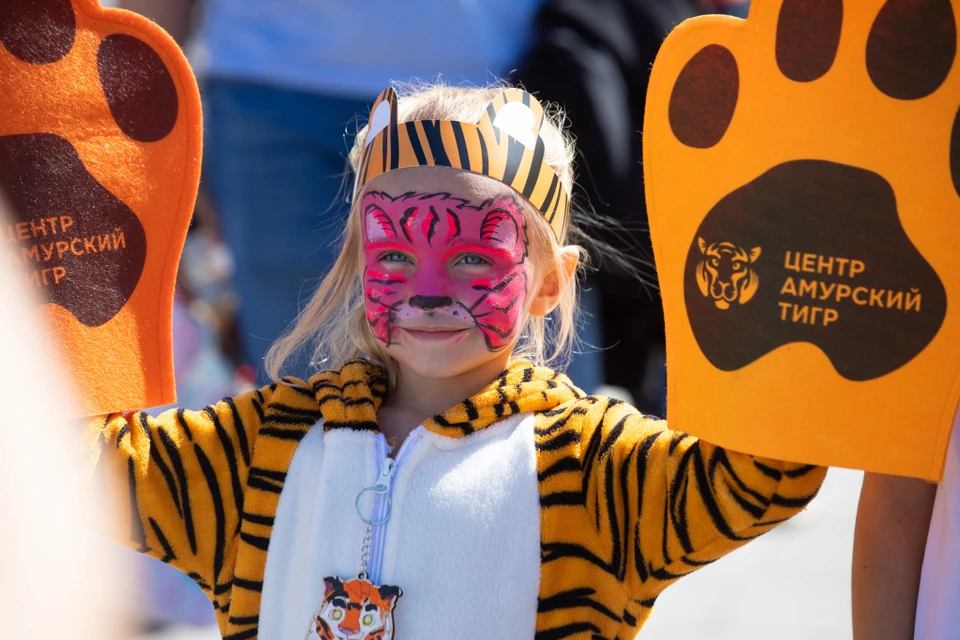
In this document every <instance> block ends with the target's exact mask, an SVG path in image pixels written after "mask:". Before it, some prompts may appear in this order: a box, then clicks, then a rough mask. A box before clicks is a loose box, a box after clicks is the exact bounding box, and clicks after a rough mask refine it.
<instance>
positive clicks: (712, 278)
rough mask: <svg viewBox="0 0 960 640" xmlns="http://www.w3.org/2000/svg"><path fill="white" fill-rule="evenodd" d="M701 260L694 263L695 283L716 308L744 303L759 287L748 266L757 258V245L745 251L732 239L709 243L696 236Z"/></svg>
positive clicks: (758, 280) (754, 272)
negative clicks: (695, 267)
mask: <svg viewBox="0 0 960 640" xmlns="http://www.w3.org/2000/svg"><path fill="white" fill-rule="evenodd" d="M697 246H698V247H700V253H702V254H703V260H701V261H700V262H699V263H698V264H697V286H698V287H699V288H700V293H702V294H703V295H704V297H706V298H712V299H713V303H714V304H715V305H716V306H717V308H718V309H729V308H730V304H731V303H733V302H739V303H740V304H745V303H747V302H749V301H750V299H751V298H753V296H754V294H755V293H756V292H757V288H758V287H759V286H760V278H759V276H757V272H756V271H754V270H753V269H751V268H750V265H751V264H752V263H754V262H756V260H757V258H759V257H760V247H754V248H752V249H750V250H749V251H747V250H746V249H743V248H742V247H738V246H737V245H735V244H733V243H732V242H711V243H710V244H709V245H708V244H707V243H706V241H705V240H704V239H703V238H697Z"/></svg>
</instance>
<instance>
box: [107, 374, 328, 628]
mask: <svg viewBox="0 0 960 640" xmlns="http://www.w3.org/2000/svg"><path fill="white" fill-rule="evenodd" d="M319 415H320V412H319V409H318V407H317V404H316V401H315V400H314V396H313V393H312V392H311V391H310V390H309V387H307V386H306V385H305V384H304V383H301V382H299V381H293V380H290V379H285V380H284V381H283V382H281V383H277V384H273V385H270V386H268V387H264V388H262V389H260V390H258V391H251V392H249V393H246V394H244V395H242V396H239V397H237V398H233V399H230V398H226V399H224V400H221V401H220V402H217V403H216V404H213V405H211V406H208V407H205V408H204V409H201V410H200V411H186V410H183V409H172V410H169V411H167V412H165V413H163V414H162V415H160V416H157V417H153V416H149V415H147V414H146V413H142V412H137V413H125V414H112V415H109V416H106V417H101V418H98V419H96V420H95V421H94V422H93V423H91V424H90V425H89V427H88V430H89V431H88V433H89V436H90V438H91V440H92V441H93V443H95V447H94V448H95V455H96V458H97V464H96V472H97V473H99V474H104V475H106V476H108V477H109V479H110V480H111V481H113V482H114V483H115V484H116V485H117V486H125V487H127V492H128V493H127V495H128V498H126V499H123V500H121V502H122V504H119V505H117V507H118V508H119V509H121V510H122V512H123V515H122V517H120V518H118V520H117V525H116V526H115V527H113V529H114V530H113V531H112V532H111V533H112V535H113V536H114V537H116V538H118V539H120V540H121V541H122V542H124V543H125V544H127V545H128V546H131V547H132V548H134V549H136V550H138V551H141V552H143V553H147V554H148V555H151V556H153V557H155V558H158V559H160V560H162V561H164V562H166V563H168V564H170V565H172V566H174V567H176V568H177V569H179V570H180V571H183V572H184V573H186V574H187V575H189V576H190V577H191V578H193V579H194V580H195V581H196V582H197V584H199V585H200V587H201V588H202V589H203V590H204V592H205V593H206V594H207V596H208V597H210V598H211V600H213V602H214V606H215V607H216V608H217V610H218V615H225V614H226V612H227V611H228V608H225V607H227V605H228V603H229V601H230V598H231V592H232V590H233V588H234V587H238V588H247V589H256V590H259V583H260V581H262V579H263V576H262V572H263V566H262V565H261V566H259V567H255V568H252V569H251V573H250V575H239V574H240V572H241V571H242V568H241V567H238V568H237V574H238V575H234V567H235V564H236V562H235V560H236V555H237V551H238V548H239V546H240V545H241V544H249V545H253V546H254V547H257V548H260V549H261V550H262V551H263V553H264V554H265V553H266V542H267V539H268V538H267V537H266V536H263V535H258V534H260V533H263V532H262V531H260V527H268V528H269V526H270V524H271V523H270V522H266V521H265V518H266V516H263V517H261V515H260V514H261V513H273V511H274V510H275V508H276V501H277V500H278V499H279V494H280V489H281V488H282V486H283V480H284V478H283V475H284V474H283V473H282V472H278V471H275V470H274V469H275V468H279V469H285V468H286V466H287V464H288V463H289V460H290V458H291V457H292V455H293V451H294V449H295V448H296V445H297V443H298V442H299V440H300V438H301V437H302V436H303V434H304V433H306V431H307V429H309V428H310V426H312V425H313V424H314V423H315V422H316V420H317V418H318V417H319Z"/></svg>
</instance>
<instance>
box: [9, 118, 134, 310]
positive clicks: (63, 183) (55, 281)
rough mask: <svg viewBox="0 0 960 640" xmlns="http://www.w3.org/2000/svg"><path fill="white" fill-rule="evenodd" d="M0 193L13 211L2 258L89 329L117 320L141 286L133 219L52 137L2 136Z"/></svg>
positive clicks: (70, 149)
mask: <svg viewBox="0 0 960 640" xmlns="http://www.w3.org/2000/svg"><path fill="white" fill-rule="evenodd" d="M0 190H4V191H6V194H7V196H8V198H9V199H10V201H11V204H12V205H13V211H14V218H13V221H12V223H11V224H9V225H4V226H3V227H0V255H2V257H3V259H4V261H5V262H8V263H13V264H16V265H22V267H23V277H24V278H25V280H26V284H27V286H29V287H30V288H33V289H39V290H42V291H43V292H44V293H45V294H46V297H47V300H48V301H49V302H52V303H54V304H58V305H60V306H61V307H64V308H65V309H67V310H68V311H70V312H71V313H72V314H73V315H74V316H75V317H76V318H77V320H78V321H80V322H81V323H83V324H84V325H87V326H88V327H97V326H100V325H102V324H104V323H106V322H107V321H108V320H110V319H111V318H113V317H114V316H115V315H116V314H117V313H118V312H119V311H120V309H121V308H123V306H124V305H125V304H126V303H127V300H128V299H129V298H130V296H131V294H132V293H133V290H134V288H135V287H136V286H137V281H138V280H139V279H140V274H141V273H142V271H143V265H144V262H145V260H146V255H147V238H146V234H145V233H144V230H143V226H142V225H141V223H140V220H139V219H138V218H137V216H136V215H134V213H133V212H132V211H131V210H130V209H129V208H128V207H127V206H126V205H125V204H123V202H121V201H120V200H118V199H117V198H116V196H114V195H113V194H111V193H110V192H109V191H107V190H106V189H105V188H104V187H103V186H102V185H101V184H100V183H99V182H97V181H96V180H95V179H94V178H93V176H91V175H90V173H89V172H88V171H87V169H86V168H85V167H84V166H83V163H82V162H81V161H80V157H79V156H78V155H77V152H76V150H74V148H73V146H71V145H70V143H69V142H67V141H66V140H64V139H63V138H61V137H59V136H56V135H53V134H49V133H32V134H24V135H13V136H0Z"/></svg>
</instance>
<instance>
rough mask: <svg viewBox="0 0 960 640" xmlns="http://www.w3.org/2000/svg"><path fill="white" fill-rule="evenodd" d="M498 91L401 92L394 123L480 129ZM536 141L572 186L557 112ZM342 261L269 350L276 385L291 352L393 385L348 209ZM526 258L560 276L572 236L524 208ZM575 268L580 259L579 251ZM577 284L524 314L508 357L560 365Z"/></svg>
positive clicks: (435, 87)
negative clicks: (364, 364)
mask: <svg viewBox="0 0 960 640" xmlns="http://www.w3.org/2000/svg"><path fill="white" fill-rule="evenodd" d="M503 89H504V87H503V86H490V87H479V88H461V87H449V86H445V85H439V84H431V85H420V86H412V85H404V86H402V87H399V88H398V90H397V94H398V96H397V97H398V101H397V102H398V104H397V106H398V114H397V116H398V121H399V122H410V121H414V120H458V121H460V122H472V123H476V122H479V120H480V117H481V115H482V113H483V111H484V109H485V108H486V106H487V104H488V103H489V102H490V101H491V100H493V99H494V98H495V97H496V96H497V94H498V93H500V92H501V91H503ZM546 111H547V113H546V118H545V121H544V125H543V128H542V129H541V137H542V138H543V142H544V147H545V149H544V151H545V153H544V161H545V162H546V163H547V164H549V165H550V167H551V168H552V169H553V170H554V171H555V172H556V173H557V175H558V176H559V177H560V181H561V182H562V184H563V186H564V187H565V188H566V189H567V191H568V192H570V190H571V189H572V187H573V179H574V177H573V157H574V145H573V140H572V138H571V137H570V136H569V135H568V134H567V133H566V132H565V131H564V125H565V121H564V116H563V112H562V111H561V110H560V109H559V108H557V107H550V108H547V110H546ZM366 137H367V127H366V126H364V127H362V128H361V129H360V130H359V132H358V133H357V136H356V139H355V140H354V144H353V149H352V150H351V151H350V155H349V162H350V166H351V167H352V168H353V170H354V172H356V170H357V166H358V165H359V162H360V157H361V155H362V153H363V149H364V143H365V141H366ZM352 205H353V206H352V207H351V211H350V215H349V217H348V219H347V225H346V229H345V231H344V234H343V238H342V241H341V249H340V254H339V256H338V257H337V260H336V262H335V263H334V265H333V267H332V268H331V269H330V272H329V273H328V274H327V275H326V277H324V279H323V280H322V281H321V282H320V285H319V286H318V287H317V289H316V291H315V292H314V293H313V296H312V297H311V299H310V302H309V303H308V304H307V306H306V307H305V308H304V309H303V311H301V313H300V315H299V316H298V318H297V320H296V322H295V323H294V325H293V326H292V327H291V328H290V329H289V330H288V331H287V332H286V333H285V334H284V335H283V336H282V337H281V338H280V339H279V340H277V342H276V343H274V345H273V346H272V347H271V348H270V350H269V351H268V352H267V356H266V363H265V364H266V371H267V373H268V374H269V375H270V377H271V378H273V379H277V378H278V377H279V375H280V371H281V369H282V366H283V364H284V363H285V362H286V361H287V360H288V359H289V358H291V357H292V356H293V355H294V354H296V353H301V352H309V353H310V354H311V365H312V366H315V367H316V368H317V369H318V370H326V369H335V368H338V367H339V366H341V365H342V364H343V363H344V362H346V361H347V360H350V359H351V358H355V357H357V356H360V355H365V356H368V357H371V358H373V359H375V360H377V361H379V362H381V363H383V364H384V365H385V366H386V367H387V370H388V372H389V374H390V379H391V382H392V383H395V382H396V375H395V374H396V366H395V363H394V362H393V361H392V359H391V358H390V356H389V355H387V352H386V349H385V348H384V347H383V345H382V344H381V343H380V342H379V341H378V340H377V338H376V337H375V336H374V335H373V331H372V330H371V329H370V326H369V324H368V323H367V318H366V313H365V309H364V297H363V287H362V280H361V276H360V272H359V265H360V264H361V263H362V260H361V256H362V254H361V250H362V244H363V243H362V240H363V221H362V220H361V216H360V215H359V214H358V212H357V203H356V201H354V202H353V203H352ZM524 213H525V215H526V218H527V234H528V237H529V239H530V258H531V261H532V262H533V265H534V268H535V269H536V270H537V272H538V273H541V274H545V273H550V272H551V271H552V270H556V271H557V273H563V272H564V262H563V258H562V254H561V250H562V248H563V247H564V245H565V243H566V242H567V238H570V237H573V236H575V234H576V233H577V231H576V229H574V228H573V226H572V225H571V224H570V223H568V224H567V229H566V231H565V232H564V237H562V238H559V239H558V238H556V236H555V235H554V233H553V230H552V229H551V228H550V225H549V224H548V223H547V221H546V220H544V219H543V217H541V216H540V215H539V214H538V213H537V212H536V211H534V210H533V207H530V206H528V207H524ZM580 258H581V268H582V266H583V263H584V261H585V259H586V254H585V252H584V251H583V250H580ZM576 323H577V278H569V279H567V283H566V285H565V286H564V288H563V290H562V291H561V293H560V299H559V301H558V303H557V305H556V307H555V308H554V309H553V311H551V313H550V314H548V316H546V317H535V316H530V315H528V316H527V317H526V319H525V322H524V325H523V327H522V328H521V332H520V338H519V340H518V341H517V344H516V345H515V347H514V353H513V354H514V356H515V357H519V358H526V359H529V360H531V361H532V362H534V363H535V364H541V365H551V366H559V367H562V366H565V365H566V363H567V361H568V360H569V356H570V353H571V351H572V348H573V344H574V341H575V338H576Z"/></svg>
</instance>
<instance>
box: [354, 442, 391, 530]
mask: <svg viewBox="0 0 960 640" xmlns="http://www.w3.org/2000/svg"><path fill="white" fill-rule="evenodd" d="M396 470H397V463H396V461H395V460H394V459H393V458H384V460H383V464H382V465H381V466H380V475H379V476H378V477H377V481H376V482H375V483H374V484H373V485H371V486H369V487H365V488H363V489H360V493H358V494H357V500H356V502H355V503H354V505H355V506H356V508H357V515H359V516H360V519H361V520H363V522H364V523H366V524H367V525H369V526H371V527H377V526H379V525H381V524H384V523H386V522H387V520H389V519H390V512H391V511H393V500H391V499H390V486H391V485H392V484H393V474H394V472H396ZM368 491H369V492H371V493H373V494H374V497H376V496H381V497H382V498H383V500H384V501H385V503H386V504H385V506H384V509H383V511H384V513H383V515H382V516H381V517H379V518H377V514H376V509H374V513H373V514H371V515H370V517H369V518H367V517H366V516H365V515H364V514H363V510H362V509H361V508H360V501H361V500H363V496H364V494H365V493H367V492H368Z"/></svg>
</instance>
